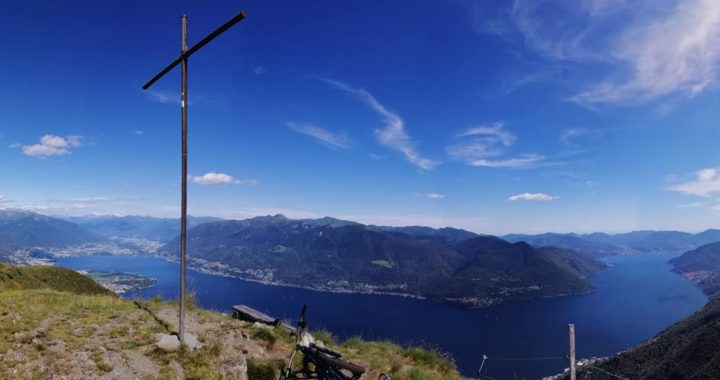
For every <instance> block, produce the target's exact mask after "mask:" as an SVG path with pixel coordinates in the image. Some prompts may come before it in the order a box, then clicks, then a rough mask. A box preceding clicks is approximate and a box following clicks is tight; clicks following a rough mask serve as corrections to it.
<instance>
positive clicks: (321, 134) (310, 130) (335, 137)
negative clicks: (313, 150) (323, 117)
mask: <svg viewBox="0 0 720 380" xmlns="http://www.w3.org/2000/svg"><path fill="white" fill-rule="evenodd" d="M286 125H287V126H288V128H290V129H292V130H293V131H295V132H298V133H302V134H304V135H308V136H310V137H313V138H314V139H316V140H317V141H319V142H321V143H323V144H325V145H327V146H329V147H331V148H334V149H350V140H349V139H348V137H347V135H345V134H337V133H333V132H330V131H328V130H327V129H324V128H321V127H318V126H316V125H314V124H308V123H295V122H287V123H286Z"/></svg>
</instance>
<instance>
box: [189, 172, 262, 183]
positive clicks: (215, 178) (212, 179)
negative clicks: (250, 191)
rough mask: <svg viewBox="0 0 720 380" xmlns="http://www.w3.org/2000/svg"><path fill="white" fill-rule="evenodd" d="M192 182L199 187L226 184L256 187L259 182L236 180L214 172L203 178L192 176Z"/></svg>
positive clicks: (202, 176)
mask: <svg viewBox="0 0 720 380" xmlns="http://www.w3.org/2000/svg"><path fill="white" fill-rule="evenodd" d="M190 180H191V181H192V182H194V183H197V184H198V185H204V186H205V185H225V184H238V185H249V186H256V185H257V184H258V181H257V180H255V179H235V178H233V177H232V176H230V175H227V174H224V173H214V172H209V173H205V174H203V175H201V176H190Z"/></svg>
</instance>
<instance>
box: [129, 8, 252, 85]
mask: <svg viewBox="0 0 720 380" xmlns="http://www.w3.org/2000/svg"><path fill="white" fill-rule="evenodd" d="M246 16H247V13H245V11H241V12H240V13H238V14H237V15H235V17H233V18H231V19H230V20H229V21H228V22H226V23H224V24H222V25H221V26H220V27H219V28H217V29H215V31H213V32H212V33H210V34H208V35H207V37H205V38H203V39H202V40H201V41H200V42H198V43H196V44H195V46H193V47H191V48H190V49H188V51H187V52H186V53H185V54H180V56H179V57H177V58H175V60H174V61H172V62H171V63H170V64H169V65H167V67H165V68H164V69H162V71H160V72H159V73H157V75H155V76H154V77H153V78H152V79H150V80H149V81H148V82H147V83H145V84H144V85H143V86H142V88H143V90H147V89H148V88H150V86H152V85H153V83H155V82H157V81H158V79H160V78H162V77H163V76H165V74H167V73H168V72H170V70H172V69H173V68H174V67H175V66H177V65H178V64H180V62H182V61H183V59H187V58H188V57H190V56H191V55H193V53H195V52H196V51H198V50H200V48H202V47H203V46H205V45H207V43H208V42H210V41H212V40H213V39H215V37H217V36H219V35H220V34H222V33H223V32H225V31H226V30H228V29H230V27H232V26H233V25H235V24H237V23H238V22H240V21H241V20H242V19H244V18H245V17H246Z"/></svg>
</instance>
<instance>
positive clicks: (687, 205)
mask: <svg viewBox="0 0 720 380" xmlns="http://www.w3.org/2000/svg"><path fill="white" fill-rule="evenodd" d="M708 205H710V203H709V202H693V203H685V204H681V205H678V206H677V207H678V208H698V207H705V206H708Z"/></svg>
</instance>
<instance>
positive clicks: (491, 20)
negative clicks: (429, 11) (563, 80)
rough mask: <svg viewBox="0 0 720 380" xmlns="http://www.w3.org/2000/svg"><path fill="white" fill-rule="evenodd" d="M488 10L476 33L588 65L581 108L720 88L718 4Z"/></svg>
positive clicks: (519, 2) (621, 2) (538, 2)
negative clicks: (719, 84)
mask: <svg viewBox="0 0 720 380" xmlns="http://www.w3.org/2000/svg"><path fill="white" fill-rule="evenodd" d="M481 3H482V2H476V3H475V4H481ZM483 8H486V7H482V6H480V5H475V6H474V7H473V9H472V10H473V12H472V14H473V16H472V17H473V28H474V30H475V31H476V32H478V33H485V34H491V35H495V36H498V37H500V38H502V39H504V40H506V41H511V42H518V41H519V42H521V43H523V44H524V45H525V47H526V48H527V49H528V50H530V51H532V52H535V53H537V54H539V55H540V56H542V57H544V58H546V59H547V60H548V61H549V62H550V63H551V64H557V63H571V64H581V65H583V66H577V67H580V68H582V69H586V70H587V71H586V72H585V74H587V77H586V78H588V79H587V80H585V81H579V82H578V85H579V86H580V87H581V88H584V89H582V90H580V91H579V92H577V93H576V94H575V95H573V96H571V97H570V99H571V100H573V101H575V102H577V103H579V104H583V105H586V106H593V105H599V104H606V105H633V104H640V103H645V102H648V101H652V100H656V99H660V98H663V97H674V98H677V97H692V96H695V95H697V94H698V93H700V92H703V91H705V90H706V89H708V88H709V87H710V86H711V85H712V84H713V83H714V82H716V76H717V69H718V66H719V65H720V2H718V1H717V0H635V1H628V0H578V1H563V0H515V1H513V2H512V5H509V6H507V7H506V8H504V9H503V7H500V8H501V10H500V11H495V12H491V11H488V9H483ZM595 69H601V70H602V71H597V70H595ZM598 73H600V75H598Z"/></svg>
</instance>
